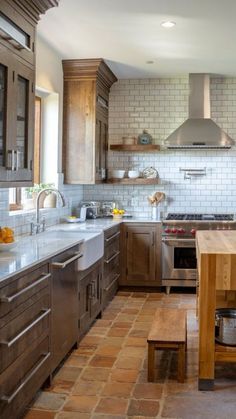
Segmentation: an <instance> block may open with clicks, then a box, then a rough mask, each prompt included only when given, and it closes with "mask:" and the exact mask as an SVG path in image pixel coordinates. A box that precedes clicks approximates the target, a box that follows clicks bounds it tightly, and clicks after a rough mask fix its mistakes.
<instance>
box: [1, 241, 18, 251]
mask: <svg viewBox="0 0 236 419" xmlns="http://www.w3.org/2000/svg"><path fill="white" fill-rule="evenodd" d="M16 246H17V242H16V241H14V242H12V243H0V252H8V250H11V249H13V248H14V247H16Z"/></svg>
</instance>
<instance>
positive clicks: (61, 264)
mask: <svg viewBox="0 0 236 419" xmlns="http://www.w3.org/2000/svg"><path fill="white" fill-rule="evenodd" d="M82 256H83V253H81V252H77V253H75V254H74V256H72V257H71V258H70V259H67V260H66V261H65V262H53V263H52V266H53V268H57V269H64V268H66V266H68V265H69V264H70V263H72V262H74V261H75V260H77V259H80V258H82Z"/></svg>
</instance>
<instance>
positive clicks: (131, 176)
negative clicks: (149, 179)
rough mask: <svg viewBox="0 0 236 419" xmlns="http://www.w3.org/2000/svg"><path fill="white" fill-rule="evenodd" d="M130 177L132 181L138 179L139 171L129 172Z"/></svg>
mask: <svg viewBox="0 0 236 419" xmlns="http://www.w3.org/2000/svg"><path fill="white" fill-rule="evenodd" d="M128 177H129V178H130V179H136V178H138V177H139V171H138V170H129V171H128Z"/></svg>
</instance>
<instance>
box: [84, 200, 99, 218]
mask: <svg viewBox="0 0 236 419" xmlns="http://www.w3.org/2000/svg"><path fill="white" fill-rule="evenodd" d="M81 207H82V208H86V218H87V219H92V218H99V217H101V203H100V202H99V201H82V202H81V203H80V208H81Z"/></svg>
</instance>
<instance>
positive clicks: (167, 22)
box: [161, 20, 176, 28]
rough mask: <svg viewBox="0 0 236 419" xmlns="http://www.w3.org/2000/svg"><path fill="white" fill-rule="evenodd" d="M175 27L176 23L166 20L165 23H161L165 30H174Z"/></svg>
mask: <svg viewBox="0 0 236 419" xmlns="http://www.w3.org/2000/svg"><path fill="white" fill-rule="evenodd" d="M175 25H176V23H175V22H173V21H171V20H165V21H164V22H161V26H163V28H173V26H175Z"/></svg>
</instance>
